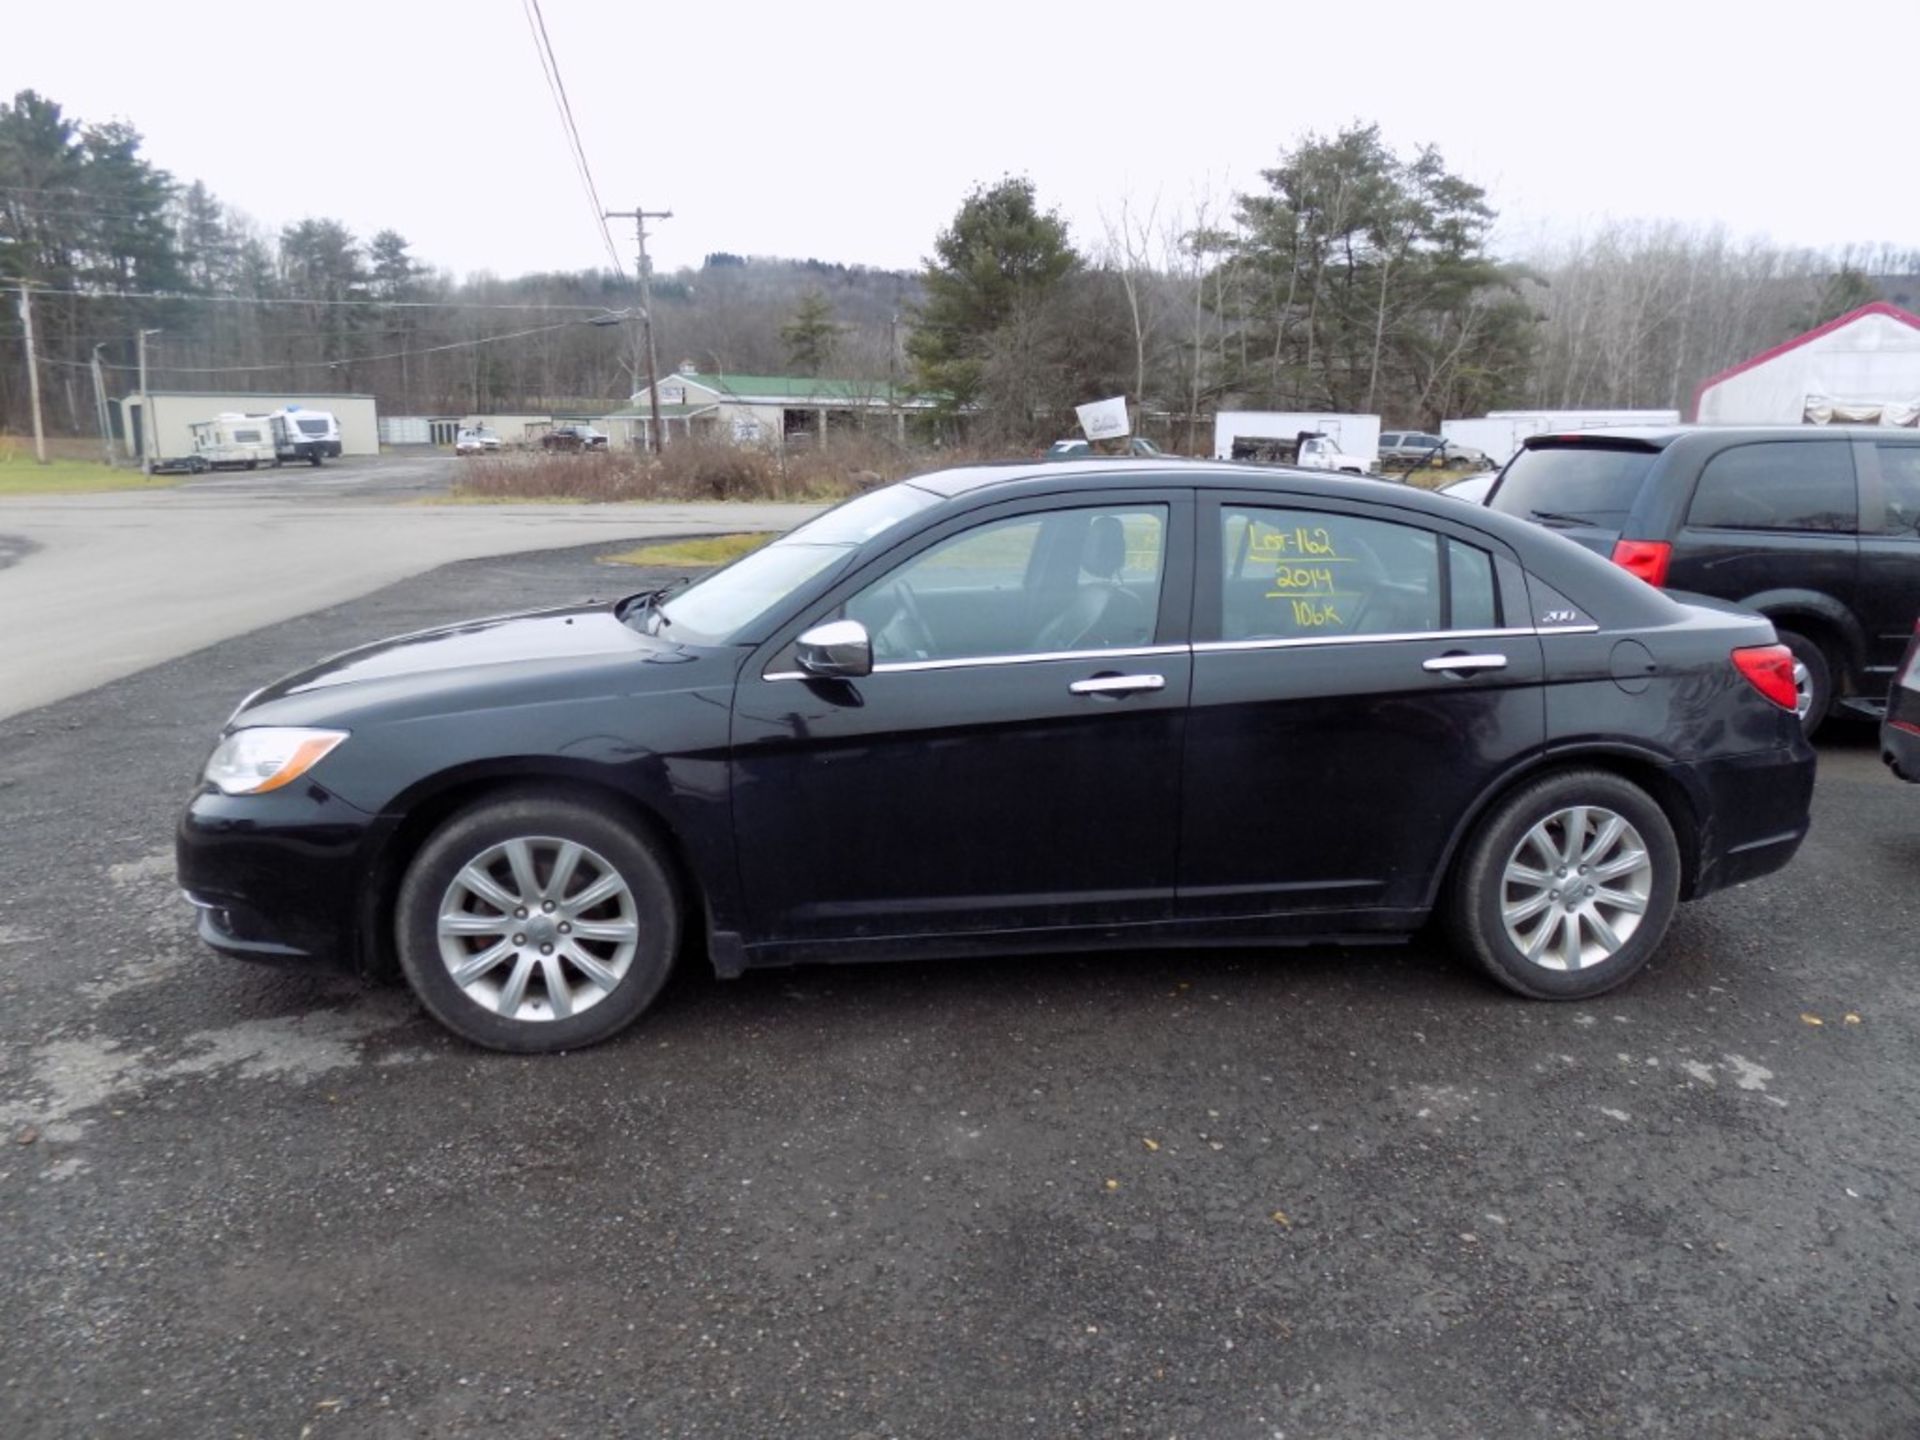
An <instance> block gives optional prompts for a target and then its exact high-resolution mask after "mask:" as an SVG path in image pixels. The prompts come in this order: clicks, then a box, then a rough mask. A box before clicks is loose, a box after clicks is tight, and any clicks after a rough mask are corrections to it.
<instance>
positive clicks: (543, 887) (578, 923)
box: [436, 835, 640, 1021]
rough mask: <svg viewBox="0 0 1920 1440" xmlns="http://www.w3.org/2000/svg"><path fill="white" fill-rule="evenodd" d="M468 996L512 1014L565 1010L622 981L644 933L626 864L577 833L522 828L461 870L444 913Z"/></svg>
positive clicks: (443, 928) (446, 952)
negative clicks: (574, 836) (524, 832)
mask: <svg viewBox="0 0 1920 1440" xmlns="http://www.w3.org/2000/svg"><path fill="white" fill-rule="evenodd" d="M436 925H437V931H438V936H439V942H440V959H441V961H442V963H444V964H445V965H446V967H447V973H448V974H449V975H450V976H452V978H453V983H454V984H455V985H457V986H459V987H460V990H461V992H462V993H463V994H465V995H466V997H467V998H468V999H469V1000H471V1001H473V1002H474V1003H475V1004H476V1005H479V1006H480V1007H481V1008H482V1009H485V1010H488V1011H491V1012H492V1013H493V1014H495V1015H498V1016H500V1017H501V1018H502V1019H507V1020H529V1021H543V1020H565V1019H568V1018H569V1017H571V1016H574V1015H578V1014H580V1013H581V1012H582V1011H584V1010H589V1009H591V1008H592V1007H593V1006H595V1005H597V1004H599V1003H600V1002H601V1001H602V1000H604V999H605V998H606V997H607V996H608V995H610V994H612V993H613V991H614V990H615V989H616V988H617V987H618V986H619V984H620V982H621V981H622V980H623V979H624V978H625V977H626V974H627V970H628V968H629V967H630V966H631V965H632V963H633V957H634V953H635V950H636V948H637V947H638V944H639V940H640V918H639V907H638V906H637V905H636V904H635V902H634V896H633V889H632V887H631V886H629V885H628V883H627V882H626V880H625V879H624V878H622V876H621V875H620V872H619V871H618V870H616V869H615V868H614V867H613V866H612V865H611V864H610V863H608V862H607V861H606V860H605V859H604V858H602V857H601V856H600V855H599V854H597V853H596V852H595V851H593V850H591V849H589V848H588V847H587V846H585V845H582V844H580V843H578V842H577V841H573V840H558V839H553V838H550V837H544V836H531V835H530V836H523V837H519V838H515V839H512V840H505V841H502V842H501V843H499V844H497V845H492V846H489V847H488V848H487V849H485V850H483V851H481V852H480V853H479V854H478V855H475V856H474V857H473V858H472V859H471V860H469V861H468V862H467V863H466V864H465V865H463V866H461V867H460V869H459V871H458V872H456V873H455V875H454V877H453V880H452V882H451V883H450V884H449V885H448V886H447V889H446V893H445V894H444V895H443V896H442V897H441V900H440V911H439V918H438V920H437V922H436Z"/></svg>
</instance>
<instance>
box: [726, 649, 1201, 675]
mask: <svg viewBox="0 0 1920 1440" xmlns="http://www.w3.org/2000/svg"><path fill="white" fill-rule="evenodd" d="M1191 648H1192V647H1190V646H1187V645H1136V646H1131V647H1129V648H1126V649H1116V650H1036V651H1035V652H1033V653H1032V654H1031V655H967V656H961V657H959V658H956V659H952V660H886V661H882V662H880V663H878V664H876V665H875V666H874V667H873V673H874V674H876V675H903V674H908V673H910V672H912V671H916V670H965V669H969V668H972V667H973V666H977V665H1041V664H1045V663H1046V662H1047V661H1050V660H1144V659H1147V658H1149V657H1151V656H1154V655H1185V654H1188V653H1190V651H1191ZM760 678H761V679H763V680H807V679H813V678H817V677H813V676H809V675H807V674H806V672H804V671H801V670H771V671H768V672H767V673H766V674H764V675H762V676H761V677H760Z"/></svg>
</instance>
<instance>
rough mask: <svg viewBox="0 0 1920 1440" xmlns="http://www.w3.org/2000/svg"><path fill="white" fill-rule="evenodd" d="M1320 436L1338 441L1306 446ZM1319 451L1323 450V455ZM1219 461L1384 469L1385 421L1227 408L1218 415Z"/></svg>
mask: <svg viewBox="0 0 1920 1440" xmlns="http://www.w3.org/2000/svg"><path fill="white" fill-rule="evenodd" d="M1316 436H1322V437H1325V438H1326V439H1328V440H1331V441H1332V442H1333V445H1332V448H1331V450H1330V451H1329V449H1328V447H1326V446H1324V445H1303V444H1302V442H1303V441H1307V440H1311V439H1312V438H1314V437H1316ZM1315 452H1319V453H1318V454H1317V455H1316V453H1315ZM1213 455H1214V458H1215V459H1216V460H1247V459H1267V458H1280V457H1285V458H1289V459H1294V460H1296V461H1297V462H1298V463H1302V464H1307V465H1310V466H1314V467H1315V468H1319V469H1324V470H1351V469H1354V468H1355V465H1354V464H1348V463H1344V462H1348V461H1352V462H1355V463H1357V465H1358V467H1359V468H1360V469H1362V470H1377V469H1379V468H1380V417H1379V416H1378V415H1334V414H1328V413H1325V412H1314V411H1289V410H1222V411H1220V412H1219V413H1218V414H1217V415H1215V416H1214V417H1213ZM1328 457H1331V458H1330V459H1329V458H1328Z"/></svg>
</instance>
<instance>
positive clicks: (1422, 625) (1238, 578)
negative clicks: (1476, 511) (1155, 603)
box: [1220, 505, 1500, 640]
mask: <svg viewBox="0 0 1920 1440" xmlns="http://www.w3.org/2000/svg"><path fill="white" fill-rule="evenodd" d="M1220 521H1221V525H1220V543H1221V576H1222V586H1221V623H1220V638H1221V639H1223V640H1296V639H1316V638H1324V639H1338V638H1341V637H1343V636H1350V635H1353V636H1357V635H1413V634H1422V633H1425V632H1427V631H1433V630H1457V629H1473V630H1484V629H1495V628H1497V627H1498V625H1499V618H1500V605H1499V597H1498V594H1497V591H1496V589H1495V586H1494V577H1493V561H1492V558H1491V557H1490V556H1489V555H1488V554H1487V553H1486V552H1485V551H1484V550H1481V549H1478V548H1477V547H1475V546H1472V545H1465V544H1462V543H1460V542H1459V541H1457V540H1443V539H1442V537H1440V536H1438V535H1435V534H1433V533H1432V532H1431V531H1428V530H1421V529H1417V528H1415V527H1414V526H1411V525H1400V524H1396V523H1394V522H1392V521H1386V520H1372V519H1367V518H1364V517H1361V516H1357V515H1340V514H1334V513H1331V512H1327V511H1320V510H1280V509H1268V508H1266V507H1264V506H1251V505H1227V506H1223V507H1222V508H1221V511H1220Z"/></svg>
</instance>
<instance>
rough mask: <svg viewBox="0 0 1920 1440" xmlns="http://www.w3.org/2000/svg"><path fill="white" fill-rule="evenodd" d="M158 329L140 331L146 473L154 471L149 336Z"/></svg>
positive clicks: (142, 459)
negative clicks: (148, 376) (148, 358)
mask: <svg viewBox="0 0 1920 1440" xmlns="http://www.w3.org/2000/svg"><path fill="white" fill-rule="evenodd" d="M159 333H160V332H159V331H158V330H142V331H141V332H140V343H139V350H140V469H141V470H142V472H144V473H145V474H148V475H151V474H152V473H153V400H152V397H150V396H149V395H148V394H147V337H148V336H149V335H158V334H159Z"/></svg>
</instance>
